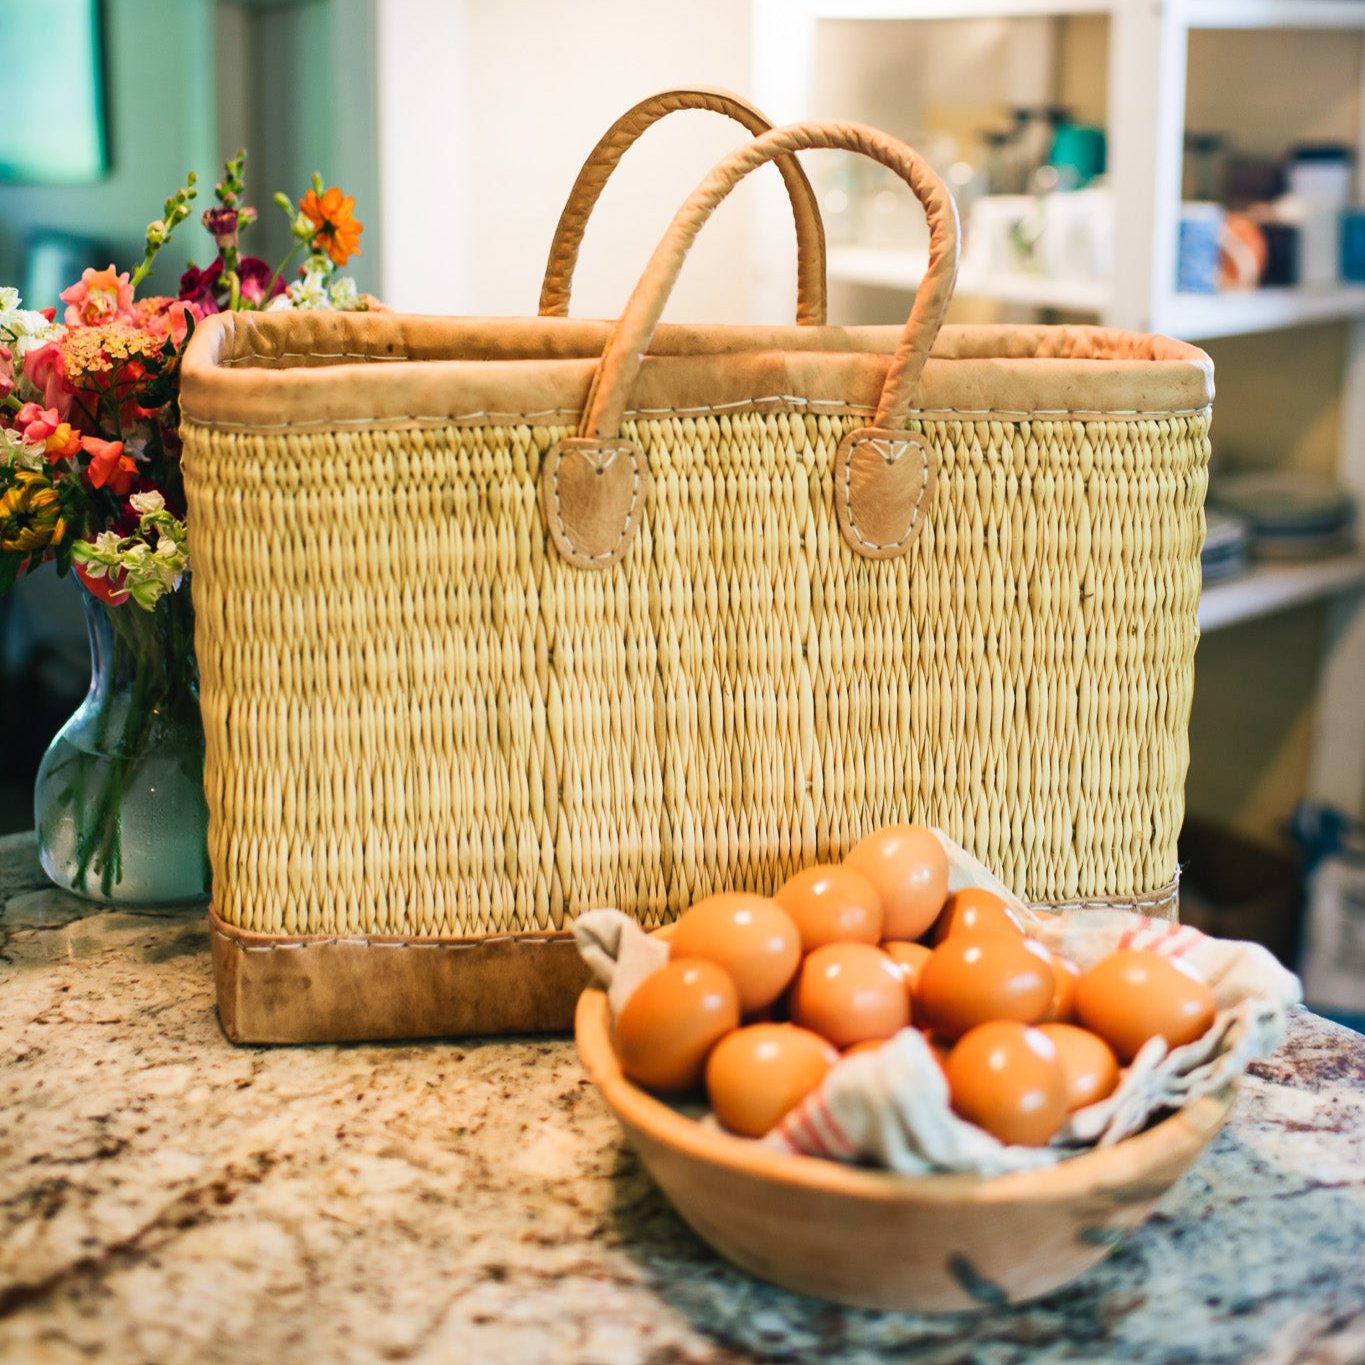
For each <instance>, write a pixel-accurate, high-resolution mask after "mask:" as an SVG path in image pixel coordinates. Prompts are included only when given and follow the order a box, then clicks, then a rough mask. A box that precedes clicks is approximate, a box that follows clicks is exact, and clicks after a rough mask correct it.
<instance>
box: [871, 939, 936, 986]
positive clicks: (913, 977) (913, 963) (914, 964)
mask: <svg viewBox="0 0 1365 1365" xmlns="http://www.w3.org/2000/svg"><path fill="white" fill-rule="evenodd" d="M932 951H933V949H931V948H927V947H925V945H924V944H923V943H904V942H900V941H897V940H888V941H887V942H886V943H883V944H882V952H884V953H885V954H886V955H887V957H889V958H890V959H891V961H892V962H894V963H895V964H896V966H897V967H899V968H900V971H901V980H902V981H904V982H905V988H906V990H908V991H909V992H910V995H911V997H912V998H913V996H914V994H915V983H916V982H917V981H918V980H919V974H920V970H921V968H923V966H924V964H925V963H926V962H928V960H929V954H930V953H931V952H932Z"/></svg>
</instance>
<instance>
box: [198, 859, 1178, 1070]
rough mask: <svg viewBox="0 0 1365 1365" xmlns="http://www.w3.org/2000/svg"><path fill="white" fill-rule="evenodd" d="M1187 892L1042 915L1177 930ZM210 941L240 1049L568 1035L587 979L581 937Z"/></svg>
mask: <svg viewBox="0 0 1365 1365" xmlns="http://www.w3.org/2000/svg"><path fill="white" fill-rule="evenodd" d="M1179 885H1180V883H1179V877H1176V878H1173V879H1172V880H1171V881H1170V882H1168V883H1167V884H1166V885H1165V886H1163V887H1160V888H1158V889H1157V890H1156V891H1152V892H1149V893H1147V894H1146V895H1142V896H1127V897H1113V898H1099V899H1096V900H1090V901H1070V902H1066V903H1062V904H1056V903H1054V904H1048V903H1036V904H1035V905H1034V907H1033V908H1034V909H1037V910H1127V911H1131V912H1134V913H1137V914H1140V915H1147V916H1149V917H1150V918H1152V919H1170V920H1174V919H1177V918H1178V907H1179ZM209 939H210V942H211V943H212V945H213V978H214V985H215V986H216V988H217V992H218V1017H219V1018H220V1019H221V1020H222V1024H223V1032H224V1033H226V1034H227V1036H228V1038H229V1039H231V1041H232V1042H234V1043H359V1042H378V1041H382V1040H386V1039H395V1038H457V1037H469V1036H473V1035H479V1034H484V1035H488V1034H493V1035H496V1034H509V1033H568V1032H569V1031H570V1030H571V1029H572V1027H573V1014H574V1006H575V1004H576V1003H577V1000H578V996H579V994H580V993H581V992H582V990H583V988H584V987H585V986H586V985H587V984H588V975H589V974H588V969H587V967H586V966H585V965H584V963H583V961H582V959H581V958H580V957H579V955H578V946H577V944H576V943H575V942H574V938H573V935H572V934H524V935H515V936H513V935H507V936H499V937H497V938H463V939H453V938H450V939H443V938H383V937H379V936H375V937H370V938H365V937H362V936H355V937H341V936H336V935H329V934H302V935H297V936H289V937H286V936H277V935H273V934H256V933H252V932H250V931H249V930H246V929H237V928H235V927H234V926H233V925H231V924H227V923H226V922H225V921H223V920H221V919H219V917H218V916H217V915H216V914H215V913H214V911H213V909H212V907H210V909H209Z"/></svg>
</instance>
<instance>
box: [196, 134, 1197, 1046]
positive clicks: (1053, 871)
mask: <svg viewBox="0 0 1365 1365" xmlns="http://www.w3.org/2000/svg"><path fill="white" fill-rule="evenodd" d="M815 148H839V149H844V150H847V151H854V152H860V153H863V154H864V155H867V156H869V157H871V158H872V159H874V160H876V161H878V162H880V163H882V164H883V165H884V166H886V167H888V168H890V169H891V170H892V171H894V172H896V173H897V174H899V175H900V176H901V177H902V178H903V179H904V180H905V181H906V183H907V184H908V185H909V186H910V187H911V189H912V190H913V191H914V192H915V193H916V195H917V196H918V197H919V199H920V201H921V202H922V204H923V206H924V209H925V212H926V214H927V216H928V221H929V228H930V243H931V245H930V265H929V269H928V273H927V274H926V276H925V279H924V282H923V284H922V285H921V287H920V289H919V290H918V292H917V295H916V298H915V303H914V307H913V310H912V312H911V314H910V318H909V321H908V323H907V324H906V326H905V327H904V328H903V329H898V328H880V327H866V328H839V327H826V326H820V325H798V326H794V327H720V326H708V327H685V326H660V325H659V317H660V315H661V313H662V311H663V308H664V305H665V302H666V300H667V298H668V295H669V291H670V289H671V288H672V286H673V283H674V281H675V280H676V278H677V275H678V272H679V270H680V268H681V266H682V263H683V259H684V257H685V255H686V253H687V250H688V248H689V246H690V244H691V242H692V241H693V239H694V237H695V236H696V234H697V232H698V231H699V229H700V228H701V226H702V225H703V223H704V222H705V221H706V219H707V217H708V215H709V214H710V213H711V212H712V210H713V209H714V208H715V207H716V205H717V204H719V203H720V201H721V200H722V199H723V198H724V197H725V196H726V195H727V194H728V193H729V192H730V191H731V189H733V188H734V186H735V185H736V184H737V183H738V182H739V181H740V180H741V179H742V178H743V177H744V176H745V175H746V174H748V173H749V172H750V171H752V170H754V169H755V168H757V167H759V166H761V165H763V164H764V163H765V162H768V161H772V160H779V159H783V158H785V159H786V161H787V164H790V163H791V161H792V154H793V153H796V152H800V151H804V150H806V149H815ZM791 183H792V182H791V181H790V180H789V187H790V185H791ZM798 201H799V192H798V193H796V194H794V202H798ZM798 218H799V210H798ZM809 239H810V233H809V232H807V243H809ZM575 249H576V247H574V248H573V249H571V250H570V251H569V257H570V258H571V257H572V255H573V250H575ZM956 262H957V215H956V211H955V209H954V206H953V204H952V201H951V199H950V197H949V196H948V194H947V192H946V190H945V189H944V187H943V185H942V184H941V182H940V181H939V180H938V178H937V177H936V176H935V175H934V174H933V172H932V171H931V170H930V169H929V168H928V166H926V165H925V163H924V162H922V161H921V160H920V159H919V158H918V157H917V156H916V155H915V154H914V153H913V152H912V151H911V150H910V149H909V148H908V147H906V146H904V145H903V144H901V143H899V142H897V141H895V140H894V139H892V138H890V137H888V136H886V135H884V134H882V133H879V132H877V131H875V130H873V129H870V128H865V127H860V126H856V125H849V124H805V125H797V126H793V127H789V128H783V129H779V130H776V131H770V132H766V133H763V134H762V135H760V136H758V137H756V138H755V139H754V140H753V141H752V142H750V143H748V144H747V145H745V146H743V147H741V148H740V149H738V150H737V151H735V152H734V153H732V154H731V155H729V156H728V157H726V158H725V159H723V160H722V161H721V162H720V163H719V164H718V165H717V166H716V167H715V168H714V169H713V170H712V171H711V173H710V174H709V175H708V176H707V177H706V178H705V179H704V180H703V181H702V183H701V184H700V185H699V186H698V188H697V190H696V191H695V192H694V193H693V194H692V196H691V197H690V198H689V199H688V200H687V201H686V203H685V204H684V205H683V206H682V208H681V209H680V210H679V212H678V214H677V216H676V217H675V218H674V220H673V222H672V224H671V226H670V227H669V229H668V231H667V233H666V234H665V236H664V238H663V240H662V241H661V243H660V244H659V246H658V248H657V250H656V251H655V253H654V255H653V257H652V258H651V260H650V262H649V264H648V266H647V267H646V269H645V272H644V274H643V276H642V277H641V279H640V282H639V284H638V285H637V287H636V289H635V291H634V293H633V294H632V296H631V298H630V300H629V302H628V303H627V305H626V308H625V311H624V312H623V313H622V315H621V317H620V318H619V319H618V320H617V322H616V323H615V324H613V325H607V324H601V323H591V322H579V321H573V320H571V319H568V318H566V317H556V316H550V317H541V318H538V319H527V320H519V321H507V320H496V321H494V320H478V319H458V320H457V319H449V320H447V319H434V318H418V317H403V316H395V315H388V314H369V315H366V314H323V313H303V314H293V315H290V314H241V313H238V314H225V315H221V316H220V317H218V318H214V319H211V320H210V321H209V322H207V323H206V324H205V325H204V326H203V327H202V328H201V329H200V331H199V332H198V334H197V335H196V336H195V338H194V340H193V342H192V343H191V346H190V349H189V353H188V354H187V356H186V359H185V365H184V374H183V380H182V410H183V428H182V429H183V435H184V440H185V472H186V487H187V492H188V497H189V513H190V525H191V528H192V531H191V534H192V537H193V541H192V550H193V555H194V565H195V574H194V589H193V591H194V599H195V606H196V611H197V616H198V627H197V629H198V634H197V648H198V654H199V664H200V669H201V677H202V702H203V712H204V723H205V731H206V735H207V741H208V752H207V763H206V774H205V776H206V783H207V788H208V797H209V806H210V816H211V819H210V852H211V857H212V861H213V872H214V906H213V911H212V938H213V951H214V963H215V972H216V979H217V986H218V995H219V1006H220V1011H221V1014H222V1018H223V1022H224V1025H225V1027H226V1029H227V1031H228V1033H229V1036H231V1037H234V1038H237V1039H240V1040H243V1041H304V1040H316V1039H334V1038H335V1039H340V1038H364V1037H371V1038H373V1037H398V1036H419V1035H440V1034H459V1033H469V1032H501V1031H517V1030H539V1029H550V1028H559V1027H564V1026H566V1025H567V1024H568V1022H569V1018H570V1010H571V1007H572V1002H573V996H574V994H575V992H576V990H577V987H578V985H579V983H580V982H581V979H582V978H581V974H580V968H579V966H578V963H577V958H576V955H575V953H574V950H573V947H572V943H571V940H570V939H569V938H568V937H567V931H568V927H569V924H570V921H571V920H572V918H573V916H574V915H575V914H577V913H578V912H579V911H581V910H583V909H585V908H587V907H590V906H597V905H619V906H621V907H623V908H625V909H628V910H629V911H631V912H633V913H634V914H635V915H636V916H637V917H638V918H639V919H640V920H641V921H642V922H643V923H645V924H647V925H655V924H659V923H662V922H664V921H667V920H669V919H670V918H672V917H673V916H675V915H676V914H678V913H679V912H680V911H681V910H682V909H684V908H685V907H686V906H687V905H688V904H689V903H690V902H692V901H693V900H695V899H696V898H698V897H699V896H701V895H704V894H706V893H708V892H711V891H713V890H717V889H720V888H727V887H736V888H738V887H743V888H752V889H756V890H760V891H771V890H773V889H774V888H775V887H776V886H777V885H778V884H779V883H780V882H781V881H782V880H784V879H785V878H786V877H787V876H788V875H789V874H790V873H791V872H793V871H794V870H796V869H797V868H799V867H801V866H803V865H805V864H808V863H811V862H813V861H816V860H817V859H835V858H838V857H839V856H840V854H841V853H842V852H843V851H844V850H845V849H847V848H848V847H849V846H850V845H851V844H852V843H853V842H854V841H856V840H857V839H858V838H860V837H861V836H862V835H863V834H865V833H867V832H868V831H869V830H871V829H873V828H875V827H877V826H879V825H882V824H885V823H889V822H892V821H902V820H916V821H923V822H927V823H932V824H935V825H938V826H939V827H941V828H942V829H944V830H945V831H946V832H947V833H948V834H950V835H951V836H952V837H953V838H955V839H957V840H958V841H959V842H961V843H963V844H964V845H965V846H966V847H968V848H969V849H971V850H972V851H973V852H974V853H976V854H977V856H979V857H980V858H982V859H983V860H984V861H985V862H986V863H987V864H988V865H990V866H991V867H992V868H994V869H995V870H996V871H997V872H998V873H999V874H1000V875H1001V876H1002V877H1003V878H1004V879H1005V880H1006V881H1008V882H1009V883H1011V884H1012V885H1013V886H1014V887H1015V888H1016V889H1017V890H1018V891H1019V892H1020V893H1021V894H1022V895H1024V896H1025V897H1027V898H1028V899H1030V900H1032V901H1035V902H1038V903H1044V904H1048V905H1075V904H1077V903H1081V904H1088V903H1091V902H1094V903H1097V904H1121V905H1126V906H1138V907H1141V908H1143V909H1145V910H1147V911H1148V912H1149V913H1157V914H1162V913H1171V912H1172V910H1173V907H1174V898H1175V876H1176V835H1177V832H1178V830H1179V826H1180V821H1181V812H1182V790H1183V783H1184V777H1185V769H1186V762H1187V749H1186V726H1187V721H1188V715H1189V707H1190V694H1191V686H1192V681H1193V656H1194V648H1195V643H1196V639H1197V635H1198V628H1197V623H1196V606H1197V599H1198V595H1199V586H1200V573H1199V547H1200V543H1201V539H1202V534H1203V513H1202V504H1203V496H1204V488H1205V481H1206V463H1207V458H1208V425H1209V416H1210V404H1211V400H1212V366H1211V364H1210V362H1209V360H1208V358H1207V357H1206V356H1205V355H1203V354H1202V353H1201V352H1200V351H1198V350H1196V349H1194V348H1192V347H1190V346H1186V345H1182V344H1180V343H1177V342H1174V341H1170V340H1167V339H1164V338H1160V337H1152V336H1142V335H1135V334H1130V333H1122V332H1115V331H1109V330H1104V329H1099V328H1092V327H1027V328H1007V327H956V328H951V327H950V328H942V327H941V322H942V318H943V314H944V310H945V308H946V307H947V304H948V301H949V298H950V296H951V293H952V287H953V281H954V277H955V273H956ZM553 265H554V259H553V257H552V266H553ZM570 269H571V260H570ZM560 278H561V279H562V280H563V281H565V282H566V283H567V278H568V277H567V275H565V274H563V272H561V274H560ZM803 278H804V279H806V280H808V281H809V280H811V279H813V278H814V275H813V274H811V273H807V274H805V275H803ZM821 281H822V282H823V277H821ZM821 289H822V283H821ZM804 307H805V316H806V317H807V319H808V320H809V322H810V323H812V324H816V323H818V318H819V313H820V311H821V310H822V308H823V303H822V293H821V296H820V299H819V300H813V299H812V298H811V296H810V294H809V291H807V293H806V295H805V298H804Z"/></svg>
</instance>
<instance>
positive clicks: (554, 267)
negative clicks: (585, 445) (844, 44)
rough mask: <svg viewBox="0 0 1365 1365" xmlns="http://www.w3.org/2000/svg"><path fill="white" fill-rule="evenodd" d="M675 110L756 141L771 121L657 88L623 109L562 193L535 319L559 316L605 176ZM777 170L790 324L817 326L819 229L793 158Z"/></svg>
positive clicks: (723, 100)
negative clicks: (790, 233)
mask: <svg viewBox="0 0 1365 1365" xmlns="http://www.w3.org/2000/svg"><path fill="white" fill-rule="evenodd" d="M681 109H705V110H710V111H711V112H712V113H716V114H724V115H725V116H726V117H727V118H731V119H733V120H734V121H735V122H736V123H738V124H741V125H742V126H743V127H744V128H745V129H747V130H748V132H750V133H751V134H753V135H755V136H757V135H759V134H761V133H766V132H769V131H770V130H771V129H772V126H773V125H772V121H771V120H770V119H768V118H767V117H766V116H765V115H764V114H763V113H762V112H761V111H760V110H758V109H756V108H755V107H754V106H753V105H752V104H750V103H749V102H748V101H747V100H744V99H741V98H740V97H739V96H738V95H735V94H733V93H731V92H730V91H728V90H713V89H709V88H707V87H704V86H699V87H696V88H688V89H679V90H663V91H660V92H659V94H657V95H651V96H650V97H649V98H648V99H643V100H641V101H640V103H639V104H637V105H635V106H634V108H632V109H628V110H627V111H626V112H625V113H624V114H622V115H621V117H620V118H619V119H617V120H616V122H615V123H613V124H612V125H611V127H610V128H608V129H607V131H606V133H605V134H603V136H602V138H601V140H600V141H599V142H598V144H597V146H595V147H594V148H593V149H592V152H591V153H590V154H589V156H588V159H587V160H586V161H585V162H584V163H583V169H582V170H581V171H579V173H578V178H577V179H576V180H575V181H574V183H573V188H572V189H571V190H570V191H569V198H568V202H567V203H566V204H565V205H564V212H563V213H561V214H560V215H559V223H558V225H557V226H556V228H555V235H554V238H553V240H552V241H551V243H550V256H549V259H548V260H547V261H546V263H545V280H544V283H543V284H542V285H541V287H540V313H541V316H542V317H565V316H567V315H568V311H569V294H570V291H571V290H572V288H573V273H574V269H575V267H576V266H577V265H578V253H579V249H580V248H581V247H582V244H583V234H584V233H585V232H586V230H587V226H588V219H589V218H590V217H591V216H592V211H593V209H594V208H595V207H596V205H597V201H598V199H599V198H600V197H601V194H602V191H603V190H604V189H605V188H606V185H607V181H608V180H609V179H610V178H611V174H612V172H613V171H614V170H615V169H616V167H617V166H618V165H619V164H620V161H621V158H622V157H623V156H625V154H626V152H628V151H629V150H630V148H631V147H632V146H633V145H634V144H635V141H636V139H637V138H639V137H640V136H641V134H643V133H644V132H645V131H646V130H647V129H649V128H651V127H652V126H653V125H654V124H655V123H657V122H658V121H659V120H660V119H661V118H664V117H665V116H666V115H668V114H672V113H675V112H677V111H678V110H681ZM777 169H778V170H779V171H780V172H781V174H782V179H783V180H784V181H785V182H786V185H787V194H788V196H789V197H790V199H791V206H792V216H793V217H794V219H795V220H796V320H797V322H798V323H801V324H803V325H811V326H816V327H820V326H823V325H824V322H825V316H826V289H825V228H824V222H823V220H822V219H821V216H820V206H819V202H818V201H817V199H816V197H815V191H814V190H813V189H812V188H811V183H810V181H809V180H808V179H807V178H806V173H805V172H804V171H803V170H802V169H801V166H800V164H799V163H798V162H797V160H796V158H795V157H794V156H783V157H780V158H779V159H778V162H777Z"/></svg>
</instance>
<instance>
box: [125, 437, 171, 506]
mask: <svg viewBox="0 0 1365 1365" xmlns="http://www.w3.org/2000/svg"><path fill="white" fill-rule="evenodd" d="M125 452H126V447H125ZM128 502H129V503H130V504H131V506H132V509H133V511H134V512H136V513H137V514H138V516H140V517H145V516H147V515H149V514H150V513H152V512H164V511H165V510H166V499H165V498H163V497H162V496H161V494H160V493H158V492H157V491H156V489H155V488H153V489H152V490H151V491H150V492H147V493H134V494H133V496H132V497H131V498H129V499H128Z"/></svg>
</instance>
